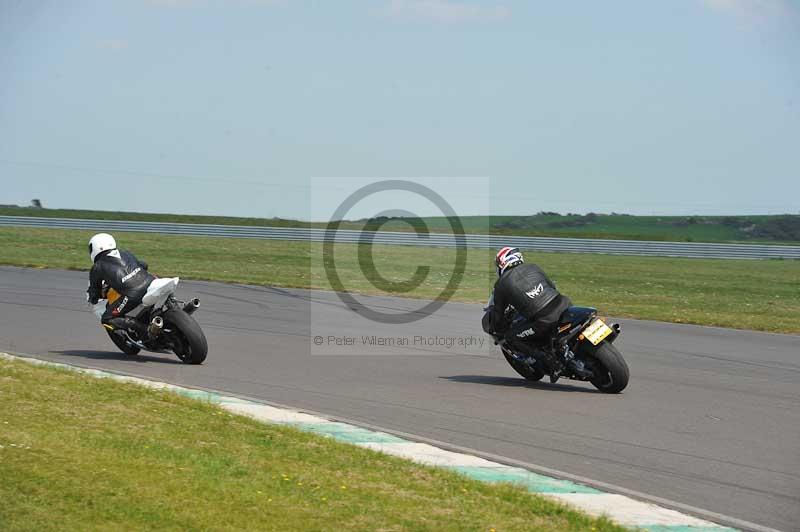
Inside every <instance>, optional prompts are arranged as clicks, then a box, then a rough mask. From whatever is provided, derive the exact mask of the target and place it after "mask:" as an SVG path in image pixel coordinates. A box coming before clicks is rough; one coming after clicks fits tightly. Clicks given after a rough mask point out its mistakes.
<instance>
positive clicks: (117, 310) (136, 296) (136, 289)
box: [86, 233, 208, 364]
mask: <svg viewBox="0 0 800 532" xmlns="http://www.w3.org/2000/svg"><path fill="white" fill-rule="evenodd" d="M89 257H90V258H91V260H92V263H93V264H92V269H91V270H90V272H89V288H88V289H87V291H86V299H87V301H88V302H89V303H90V304H92V305H94V307H95V314H96V315H97V316H98V317H99V318H100V323H101V324H102V326H103V327H104V328H105V329H106V332H107V333H108V335H109V337H110V338H111V340H112V341H113V342H114V344H115V345H116V346H117V347H118V348H119V349H120V350H122V351H123V352H125V353H127V354H129V355H136V354H138V353H139V351H140V350H142V349H145V350H148V351H154V352H166V351H173V352H175V354H177V355H178V358H180V359H181V360H182V361H184V362H186V363H189V364H200V363H202V362H203V361H204V360H205V358H206V355H207V352H208V344H207V342H206V338H205V335H204V334H203V331H202V329H201V328H200V326H199V325H198V324H197V322H196V321H194V319H193V318H192V317H191V314H192V313H193V312H194V311H195V310H196V309H197V308H199V306H200V302H199V300H197V299H193V300H191V301H189V302H188V303H184V302H181V301H178V300H177V299H175V297H174V295H173V294H174V292H175V289H176V288H177V286H178V282H179V279H178V278H177V277H174V278H167V279H159V278H158V277H156V276H155V275H153V274H151V273H150V271H149V267H148V264H147V263H146V262H145V261H143V260H140V259H138V258H137V257H136V256H135V255H134V254H133V253H131V252H130V251H127V250H124V249H119V248H118V247H117V242H116V240H115V239H114V237H113V236H111V235H109V234H107V233H98V234H96V235H94V236H93V237H92V238H91V239H90V240H89ZM101 300H106V301H105V303H102V302H101Z"/></svg>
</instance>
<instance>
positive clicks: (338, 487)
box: [0, 360, 624, 532]
mask: <svg viewBox="0 0 800 532" xmlns="http://www.w3.org/2000/svg"><path fill="white" fill-rule="evenodd" d="M0 383H1V385H0V501H2V503H0V530H3V531H4V532H11V531H28V530H36V531H48V530H59V531H61V530H81V531H84V530H149V529H161V530H386V531H391V530H459V531H460V530H476V531H478V530H482V531H490V530H498V531H502V530H540V531H554V532H555V531H592V532H622V531H623V530H624V529H623V528H621V527H619V526H616V525H614V524H612V523H610V522H608V521H607V520H605V519H593V518H590V517H587V516H585V515H583V514H579V513H577V512H575V511H572V510H569V509H567V508H565V507H564V506H561V505H559V504H557V503H555V502H551V501H549V500H546V499H544V498H542V497H539V496H535V495H532V494H530V493H528V492H527V491H525V490H523V488H519V487H515V486H511V485H488V484H483V483H481V482H478V481H474V480H470V479H467V478H466V477H462V476H460V475H457V474H455V473H452V472H448V471H445V470H442V469H435V468H432V467H425V466H420V465H416V464H413V463H411V462H408V461H405V460H401V459H398V458H394V457H390V456H387V455H383V454H379V453H376V452H373V451H369V450H366V449H361V448H358V447H355V446H351V445H346V444H343V443H338V442H336V441H333V440H330V439H326V438H323V437H321V436H315V435H311V434H308V433H304V432H301V431H299V430H296V429H293V428H289V427H283V426H279V425H265V424H261V423H259V422H257V421H254V420H252V419H249V418H245V417H241V416H234V415H231V414H229V413H227V412H225V411H224V410H222V409H220V408H218V407H216V406H213V405H211V404H208V403H203V402H200V401H196V400H192V399H187V398H183V397H179V396H178V395H175V394H172V393H169V392H158V391H154V390H150V389H146V388H143V387H140V386H136V385H133V384H122V383H118V382H113V381H110V380H102V379H96V378H93V377H89V376H85V375H79V374H76V373H73V372H68V371H65V370H58V369H52V368H44V367H37V366H32V365H30V364H27V363H24V362H11V361H6V360H0Z"/></svg>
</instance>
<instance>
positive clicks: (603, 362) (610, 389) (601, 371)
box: [591, 342, 630, 393]
mask: <svg viewBox="0 0 800 532" xmlns="http://www.w3.org/2000/svg"><path fill="white" fill-rule="evenodd" d="M594 358H595V359H596V361H595V363H594V371H595V377H593V378H592V379H591V383H592V384H593V385H594V387H595V388H597V389H598V390H600V391H601V392H603V393H619V392H621V391H622V390H624V389H625V387H626V386H628V379H629V378H630V370H629V369H628V364H627V363H626V362H625V359H624V358H622V353H620V352H619V350H617V348H616V347H614V345H613V344H610V343H608V342H603V343H601V344H600V345H598V346H597V349H596V350H595V353H594ZM598 362H599V364H598ZM598 366H601V367H598Z"/></svg>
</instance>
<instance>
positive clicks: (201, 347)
mask: <svg viewBox="0 0 800 532" xmlns="http://www.w3.org/2000/svg"><path fill="white" fill-rule="evenodd" d="M164 322H165V323H164V328H165V329H167V328H169V329H174V330H173V332H172V334H175V335H177V336H178V343H179V347H178V348H177V349H173V351H175V354H176V355H178V358H179V359H181V362H183V363H184V364H202V363H203V361H204V360H205V359H206V356H207V355H208V342H207V341H206V335H205V334H203V329H201V328H200V325H198V324H197V322H196V321H195V320H194V318H192V317H191V316H190V315H188V314H186V312H184V311H183V310H181V309H174V310H170V311H169V312H166V313H165V314H164Z"/></svg>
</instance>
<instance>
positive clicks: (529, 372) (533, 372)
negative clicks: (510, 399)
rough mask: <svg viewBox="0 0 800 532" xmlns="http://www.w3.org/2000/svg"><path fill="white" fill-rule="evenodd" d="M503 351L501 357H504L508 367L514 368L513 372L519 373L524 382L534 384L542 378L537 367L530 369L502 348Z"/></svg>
mask: <svg viewBox="0 0 800 532" xmlns="http://www.w3.org/2000/svg"><path fill="white" fill-rule="evenodd" d="M501 350H502V351H503V356H504V357H506V361H507V362H508V365H509V366H511V367H512V368H514V371H516V372H517V373H519V374H520V375H521V376H522V377H524V378H525V380H526V381H531V382H536V381H539V380H541V379H542V377H544V372H543V371H542V370H540V369H539V368H537V367H533V368H532V367H530V366H529V365H527V364H525V363H524V362H521V361H520V360H518V359H516V358H514V356H513V355H512V354H510V353H509V352H508V351H506V348H505V347H503V348H502V349H501Z"/></svg>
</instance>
